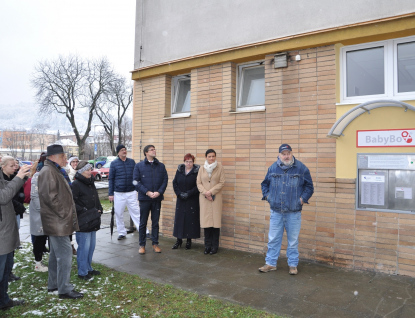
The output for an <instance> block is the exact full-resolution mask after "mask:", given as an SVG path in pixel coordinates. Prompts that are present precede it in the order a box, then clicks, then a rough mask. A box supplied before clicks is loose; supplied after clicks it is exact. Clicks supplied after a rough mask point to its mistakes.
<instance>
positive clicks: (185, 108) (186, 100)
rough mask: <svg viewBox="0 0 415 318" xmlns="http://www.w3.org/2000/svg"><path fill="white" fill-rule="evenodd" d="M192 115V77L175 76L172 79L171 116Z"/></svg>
mask: <svg viewBox="0 0 415 318" xmlns="http://www.w3.org/2000/svg"><path fill="white" fill-rule="evenodd" d="M189 113H190V75H180V76H175V77H173V79H172V107H171V114H172V116H174V115H186V114H189Z"/></svg>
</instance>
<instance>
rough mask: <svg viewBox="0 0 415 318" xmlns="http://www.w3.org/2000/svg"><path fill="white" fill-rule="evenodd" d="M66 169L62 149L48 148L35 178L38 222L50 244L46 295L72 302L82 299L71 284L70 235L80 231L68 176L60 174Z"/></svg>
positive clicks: (81, 295) (57, 146)
mask: <svg viewBox="0 0 415 318" xmlns="http://www.w3.org/2000/svg"><path fill="white" fill-rule="evenodd" d="M65 166H66V155H65V153H64V152H63V148H62V146H61V145H50V146H48V148H47V153H46V160H45V164H44V167H43V169H42V170H41V171H40V172H39V177H38V191H39V203H40V218H41V219H42V225H43V232H44V234H45V235H49V242H50V254H49V279H48V292H53V291H58V293H59V298H70V299H75V298H82V297H83V296H84V295H83V294H82V293H79V292H77V291H75V290H74V287H73V286H72V285H71V284H70V276H71V267H72V246H71V241H70V239H69V235H71V234H72V233H73V231H78V230H79V227H78V219H77V217H76V209H75V203H74V201H73V197H72V190H71V187H70V186H69V183H68V182H67V181H66V177H68V176H67V175H66V176H65V175H64V173H65V174H66V172H63V171H62V170H61V168H62V167H65ZM68 179H69V178H68Z"/></svg>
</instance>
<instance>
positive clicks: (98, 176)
mask: <svg viewBox="0 0 415 318" xmlns="http://www.w3.org/2000/svg"><path fill="white" fill-rule="evenodd" d="M110 165H111V161H110V162H107V163H106V164H105V165H104V166H102V167H101V168H100V169H94V170H92V175H93V176H94V178H95V180H96V181H101V180H103V179H106V180H108V177H109V175H110Z"/></svg>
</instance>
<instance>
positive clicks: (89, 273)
mask: <svg viewBox="0 0 415 318" xmlns="http://www.w3.org/2000/svg"><path fill="white" fill-rule="evenodd" d="M88 275H90V276H95V275H101V272H100V271H96V270H95V269H93V270H92V271H89V272H88Z"/></svg>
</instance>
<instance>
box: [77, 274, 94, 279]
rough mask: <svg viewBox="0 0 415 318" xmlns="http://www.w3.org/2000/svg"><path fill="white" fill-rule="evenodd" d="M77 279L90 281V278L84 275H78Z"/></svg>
mask: <svg viewBox="0 0 415 318" xmlns="http://www.w3.org/2000/svg"><path fill="white" fill-rule="evenodd" d="M78 278H80V279H83V280H90V279H91V278H92V276H91V275H89V274H86V275H85V276H82V275H78Z"/></svg>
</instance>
